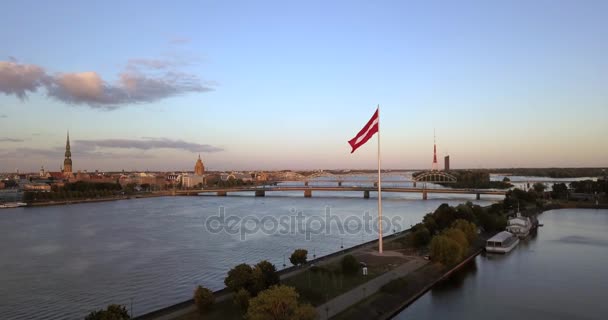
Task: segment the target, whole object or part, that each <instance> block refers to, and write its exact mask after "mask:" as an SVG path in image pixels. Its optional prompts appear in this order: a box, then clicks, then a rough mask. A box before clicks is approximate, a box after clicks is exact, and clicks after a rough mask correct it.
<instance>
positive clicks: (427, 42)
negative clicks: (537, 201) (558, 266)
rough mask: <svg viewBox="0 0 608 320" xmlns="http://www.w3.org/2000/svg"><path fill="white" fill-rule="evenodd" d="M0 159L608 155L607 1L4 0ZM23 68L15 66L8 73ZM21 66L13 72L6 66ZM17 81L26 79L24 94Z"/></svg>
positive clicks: (571, 162)
mask: <svg viewBox="0 0 608 320" xmlns="http://www.w3.org/2000/svg"><path fill="white" fill-rule="evenodd" d="M3 11H4V12H6V13H7V14H4V15H3V21H2V28H0V39H2V40H0V156H1V157H2V161H1V162H0V171H12V170H14V169H16V168H20V170H22V171H24V170H37V169H38V168H39V167H40V166H41V165H44V166H45V167H46V168H49V169H51V170H58V168H59V165H60V164H61V162H62V160H63V159H62V150H61V149H62V148H63V146H64V144H65V133H66V131H67V130H68V129H69V130H70V135H71V139H72V142H73V148H72V154H73V160H74V168H75V169H76V170H78V169H82V170H84V169H88V170H94V169H100V170H120V169H125V170H131V169H137V170H145V169H150V170H156V169H161V170H179V169H191V167H193V165H194V162H195V160H196V156H197V154H198V152H199V151H200V152H201V155H202V157H203V160H204V161H205V164H206V166H207V167H208V168H209V169H212V170H224V169H283V168H287V169H316V168H374V167H375V165H376V162H375V160H376V159H375V155H376V142H375V140H373V141H371V142H370V143H369V144H368V145H366V146H364V147H362V148H361V149H359V150H358V151H357V152H356V153H355V154H352V155H351V154H350V147H349V146H348V144H347V143H346V141H348V140H349V139H350V138H352V137H353V136H354V135H355V134H356V133H357V132H358V131H359V129H361V127H362V126H363V124H364V123H365V122H366V121H367V120H368V119H369V117H370V116H371V115H372V113H373V111H374V109H375V107H376V105H377V104H380V106H381V133H382V148H383V163H384V167H386V168H430V166H431V160H432V143H433V129H435V130H436V132H437V142H438V152H439V155H440V156H443V155H445V154H450V156H451V158H452V165H453V166H454V167H458V168H480V167H482V168H488V167H538V166H543V167H544V166H577V167H578V166H608V162H607V161H608V160H607V159H608V143H606V141H605V137H606V135H607V134H608V129H607V128H608V126H607V125H606V120H607V119H608V90H606V88H605V87H606V84H607V83H608V59H606V57H608V42H607V41H606V39H608V20H606V19H605V13H606V12H608V2H606V1H504V2H498V1H472V2H469V1H461V2H456V1H454V2H447V1H440V2H430V1H420V2H414V1H331V2H330V1H192V2H186V1H173V2H164V3H160V2H158V3H156V2H154V3H153V2H149V1H104V2H97V3H92V2H83V1H54V2H39V1H38V2H36V1H5V2H4V3H3ZM16 75H18V76H19V78H17V77H16ZM16 79H21V80H19V81H17V80H16ZM20 93H21V94H20Z"/></svg>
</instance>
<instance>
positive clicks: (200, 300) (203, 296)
mask: <svg viewBox="0 0 608 320" xmlns="http://www.w3.org/2000/svg"><path fill="white" fill-rule="evenodd" d="M213 303H215V296H214V295H213V292H212V291H211V290H209V289H207V288H205V287H201V286H198V287H196V290H194V304H195V305H196V308H197V309H198V312H199V313H200V314H203V313H205V312H207V311H209V309H210V308H211V306H213Z"/></svg>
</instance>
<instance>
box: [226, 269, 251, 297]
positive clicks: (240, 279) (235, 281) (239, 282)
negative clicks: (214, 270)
mask: <svg viewBox="0 0 608 320" xmlns="http://www.w3.org/2000/svg"><path fill="white" fill-rule="evenodd" d="M224 284H225V285H226V287H228V288H229V289H230V290H232V291H233V292H238V291H239V290H240V289H245V290H247V291H249V292H250V293H251V291H254V288H253V287H254V278H253V269H252V268H251V266H250V265H248V264H245V263H242V264H239V265H238V266H236V267H234V268H232V269H231V270H230V271H228V276H227V277H226V279H224Z"/></svg>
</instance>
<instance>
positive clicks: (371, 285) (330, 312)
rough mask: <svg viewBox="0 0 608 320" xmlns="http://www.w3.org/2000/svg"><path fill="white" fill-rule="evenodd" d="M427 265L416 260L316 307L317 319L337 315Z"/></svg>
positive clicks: (420, 260) (420, 259) (425, 262)
mask: <svg viewBox="0 0 608 320" xmlns="http://www.w3.org/2000/svg"><path fill="white" fill-rule="evenodd" d="M427 263H428V261H427V260H424V259H422V258H416V259H414V260H412V261H410V262H407V263H405V264H403V265H401V266H399V267H397V268H395V269H394V270H391V271H389V272H387V273H385V274H383V275H381V276H378V277H377V278H374V279H372V280H370V281H368V282H366V283H364V284H362V285H360V286H358V287H356V288H354V289H352V290H350V291H349V292H346V293H344V294H342V295H340V296H338V297H336V298H334V299H332V300H331V301H329V302H327V303H325V304H323V305H320V306H318V307H317V312H318V313H319V318H320V319H321V320H325V319H329V318H331V317H333V316H335V315H337V314H339V313H340V312H342V311H344V310H346V309H348V308H349V307H350V306H352V305H354V304H355V303H357V302H359V301H361V300H363V299H365V298H366V297H368V296H370V295H372V294H374V293H376V292H378V291H379V290H380V288H382V286H383V285H385V284H387V283H389V282H391V281H393V280H395V279H398V278H402V277H405V276H406V275H408V274H409V273H411V272H414V271H416V270H418V269H419V268H420V267H422V266H424V265H426V264H427Z"/></svg>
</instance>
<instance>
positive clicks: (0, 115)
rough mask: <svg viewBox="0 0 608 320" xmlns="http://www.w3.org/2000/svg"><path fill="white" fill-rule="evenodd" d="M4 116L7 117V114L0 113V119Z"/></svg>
mask: <svg viewBox="0 0 608 320" xmlns="http://www.w3.org/2000/svg"><path fill="white" fill-rule="evenodd" d="M4 118H8V116H7V115H5V114H0V119H4Z"/></svg>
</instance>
